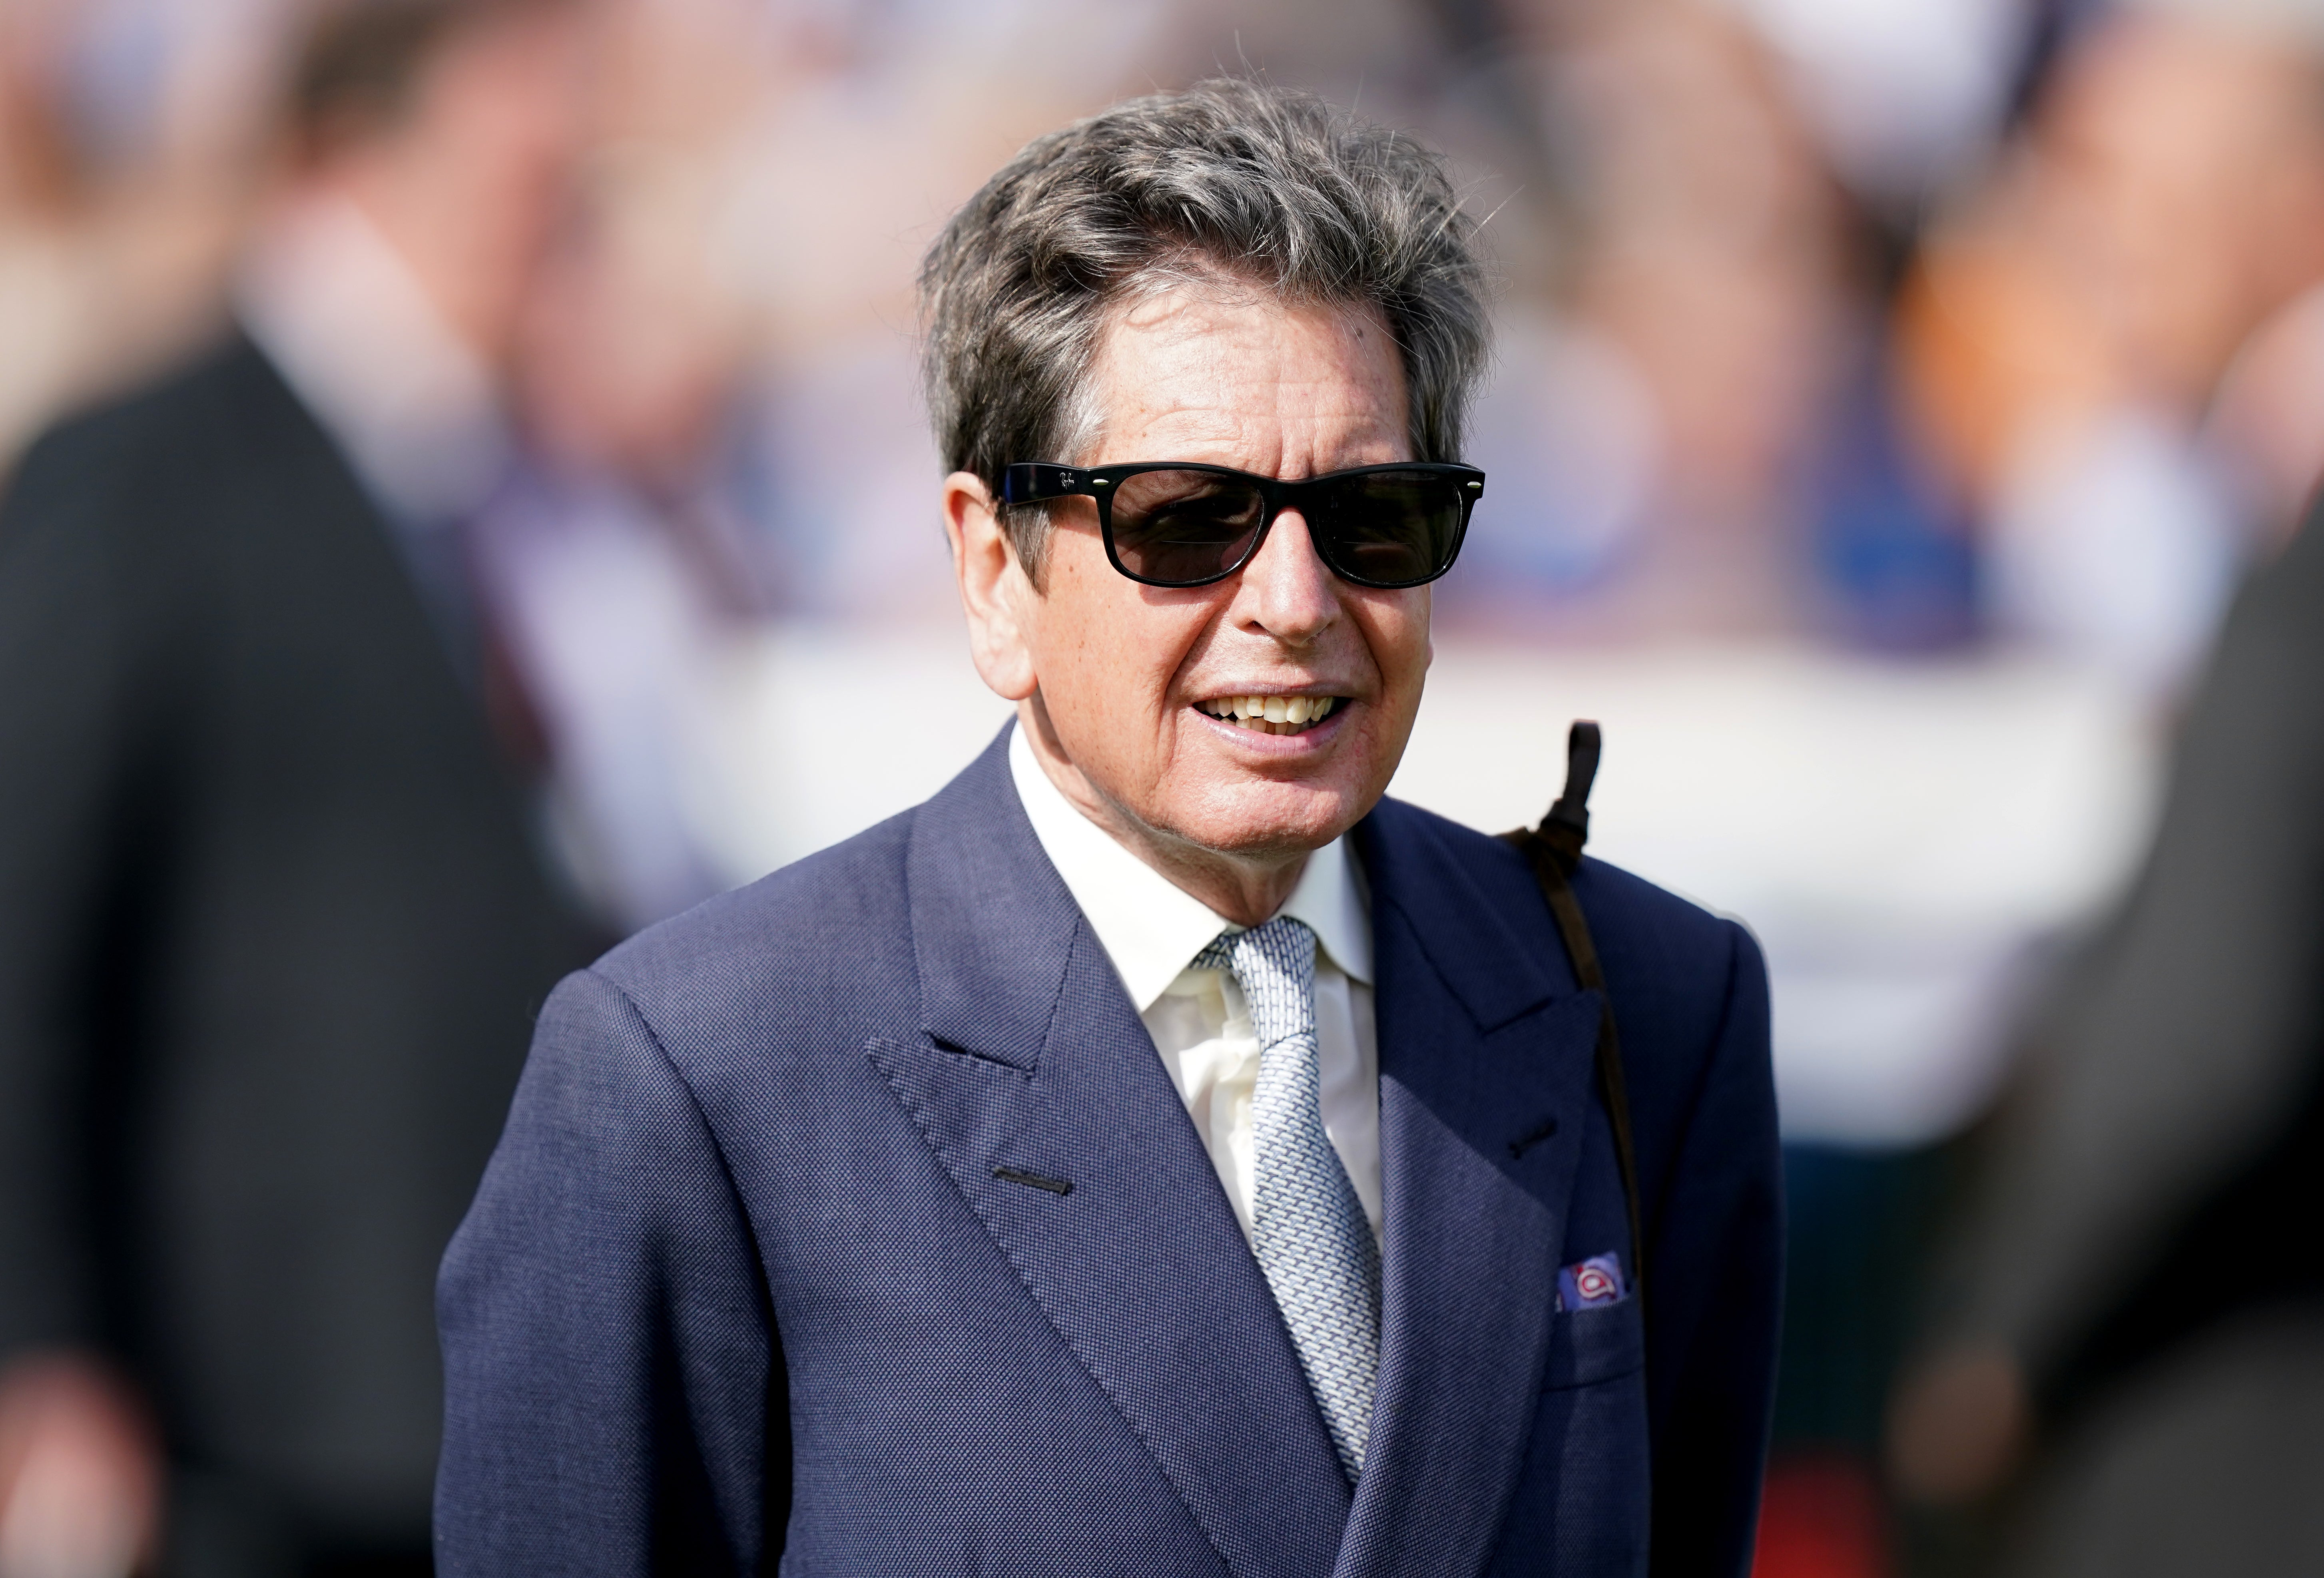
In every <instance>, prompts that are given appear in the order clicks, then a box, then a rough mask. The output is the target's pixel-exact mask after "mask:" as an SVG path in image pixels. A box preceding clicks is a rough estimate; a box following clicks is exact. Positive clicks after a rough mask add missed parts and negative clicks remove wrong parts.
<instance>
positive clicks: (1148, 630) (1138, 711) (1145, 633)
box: [1031, 558, 1205, 742]
mask: <svg viewBox="0 0 2324 1578" xmlns="http://www.w3.org/2000/svg"><path fill="white" fill-rule="evenodd" d="M1049 568H1050V571H1051V574H1050V575H1049V577H1048V588H1047V592H1046V593H1045V594H1043V595H1041V596H1040V598H1039V602H1040V604H1041V608H1040V612H1039V617H1038V618H1037V620H1036V621H1035V622H1034V623H1033V624H1032V627H1031V630H1032V642H1031V644H1032V648H1033V660H1034V669H1035V673H1036V677H1037V679H1038V681H1039V683H1040V686H1041V691H1042V694H1043V696H1044V697H1046V698H1047V701H1048V704H1049V706H1050V710H1051V712H1052V714H1053V715H1055V714H1056V713H1058V712H1059V711H1061V710H1063V711H1065V712H1069V713H1071V714H1072V715H1073V719H1072V721H1073V722H1074V723H1086V724H1090V725H1091V726H1092V727H1093V728H1094V727H1096V726H1097V725H1099V724H1102V726H1103V734H1104V738H1105V739H1107V740H1111V741H1115V742H1120V741H1122V740H1125V739H1128V738H1131V737H1135V736H1136V735H1139V734H1147V733H1148V732H1149V731H1148V729H1144V728H1139V729H1133V728H1130V727H1129V726H1127V725H1130V724H1132V723H1133V722H1135V723H1138V724H1152V723H1154V722H1156V721H1157V719H1159V720H1161V721H1165V722H1167V714H1169V713H1170V712H1172V711H1173V710H1174V708H1173V707H1172V705H1171V697H1172V680H1173V678H1175V677H1176V674H1177V672H1178V669H1179V668H1180V667H1181V666H1182V665H1183V664H1184V663H1185V660H1186V656H1187V654H1188V653H1189V652H1190V651H1192V650H1193V649H1194V644H1195V642H1196V641H1197V640H1198V639H1199V638H1200V635H1201V632H1202V630H1203V623H1204V619H1205V615H1204V612H1203V610H1202V609H1201V608H1199V607H1190V606H1185V605H1180V604H1172V603H1169V602H1165V601H1159V600H1156V599H1149V598H1147V597H1145V596H1142V595H1140V591H1139V586H1137V584H1136V583H1135V582H1133V581H1130V580H1127V579H1125V578H1123V577H1120V576H1118V575H1115V574H1114V573H1113V571H1112V569H1111V568H1110V567H1109V566H1107V565H1106V564H1105V563H1104V562H1103V560H1102V558H1101V559H1100V561H1099V563H1098V565H1097V566H1096V569H1097V571H1098V572H1099V573H1098V574H1095V575H1093V574H1091V573H1089V567H1087V566H1085V565H1083V564H1080V563H1077V562H1072V563H1058V562H1056V561H1055V560H1053V561H1052V562H1051V565H1050V567H1049Z"/></svg>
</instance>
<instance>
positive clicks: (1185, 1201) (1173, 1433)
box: [868, 732, 1349, 1578]
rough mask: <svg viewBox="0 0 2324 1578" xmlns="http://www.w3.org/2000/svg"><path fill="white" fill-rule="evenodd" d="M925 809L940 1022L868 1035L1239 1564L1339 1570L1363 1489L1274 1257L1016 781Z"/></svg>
mask: <svg viewBox="0 0 2324 1578" xmlns="http://www.w3.org/2000/svg"><path fill="white" fill-rule="evenodd" d="M1006 741H1007V734H1006V733H1005V732H1004V733H1003V734H1002V736H1001V741H1000V742H997V743H995V744H994V745H993V746H992V747H991V749H990V750H988V751H987V752H985V754H984V755H983V756H982V758H981V759H980V760H979V761H977V763H976V764H975V765H974V766H973V767H972V768H971V769H970V770H969V771H967V772H965V773H964V774H963V775H962V776H961V778H960V779H959V780H957V781H956V782H955V783H954V785H953V786H952V787H951V788H949V789H946V790H945V792H944V793H943V794H942V795H940V796H938V797H937V798H936V799H935V800H932V801H930V802H929V803H928V804H927V806H925V807H922V808H921V810H920V811H919V812H918V814H917V817H916V819H915V823H914V827H913V832H912V843H911V850H910V854H909V855H908V861H909V867H908V880H909V882H910V888H911V901H912V918H913V931H914V946H915V947H916V950H917V952H918V964H919V970H920V978H921V991H922V1003H923V1010H924V1015H925V1023H924V1027H923V1028H924V1029H925V1031H926V1039H925V1040H923V1041H919V1042H904V1041H881V1042H877V1043H874V1044H873V1045H872V1046H871V1047H870V1048H869V1049H868V1050H869V1052H870V1056H871V1058H872V1060H873V1061H874V1062H875V1063H876V1064H878V1065H879V1066H880V1067H881V1070H882V1072H883V1073H885V1074H886V1075H887V1076H888V1078H889V1080H890V1083H891V1084H893V1085H894V1086H895V1088H896V1091H897V1094H898V1095H899V1098H900V1099H901V1100H902V1102H903V1103H904V1105H905V1107H906V1108H907V1110H908V1112H910V1113H911V1115H912V1118H913V1120H914V1121H915V1122H917V1123H918V1126H919V1128H920V1130H921V1132H922V1133H923V1135H924V1136H925V1137H926V1138H927V1141H928V1143H929V1145H930V1147H931V1148H932V1149H934V1150H935V1151H936V1156H937V1157H938V1158H939V1159H940V1160H941V1161H942V1162H943V1164H944V1166H945V1169H946V1171H947V1172H949V1173H950V1174H951V1176H952V1177H953V1179H954V1183H955V1184H956V1185H957V1186H959V1188H960V1191H961V1193H962V1195H964V1196H965V1197H966V1199H967V1200H968V1203H969V1204H970V1205H971V1206H972V1207H973V1209H974V1210H975V1212H976V1213H977V1215H978V1216H979V1217H981V1218H982V1220H983V1222H984V1224H985V1226H986V1227H987V1228H988V1229H989V1230H990V1231H991V1233H992V1235H993V1237H994V1238H995V1239H996V1240H997V1241H999V1243H1000V1245H1001V1249H1002V1250H1004V1251H1005V1252H1006V1253H1007V1254H1008V1256H1009V1258H1010V1260H1011V1261H1012V1262H1013V1263H1014V1265H1015V1266H1016V1269H1017V1270H1018V1272H1019V1274H1020V1275H1021V1276H1022V1277H1023V1278H1024V1279H1025V1283H1026V1286H1027V1287H1028V1288H1030V1289H1031V1291H1032V1293H1033V1296H1034V1297H1035V1298H1036V1299H1037V1301H1038V1302H1039V1304H1040V1306H1041V1308H1042V1310H1043V1311H1044V1312H1045V1313H1046V1314H1047V1316H1048V1318H1049V1320H1050V1322H1051V1323H1052V1324H1054V1325H1055V1326H1056V1329H1057V1331H1058V1333H1060V1334H1061V1335H1062V1336H1063V1337H1064V1338H1065V1342H1066V1343H1067V1344H1068V1345H1069V1346H1070V1347H1071V1348H1072V1350H1073V1352H1074V1354H1075V1355H1076V1356H1077V1357H1078V1358H1079V1359H1080V1361H1082V1363H1083V1364H1084V1366H1086V1367H1087V1368H1088V1370H1089V1371H1090V1373H1091V1375H1092V1376H1093V1377H1094V1378H1095V1379H1096V1380H1097V1382H1098V1384H1099V1385H1100V1386H1101V1387H1102V1388H1103V1389H1104V1390H1105V1392H1106V1395H1107V1396H1108V1397H1109V1398H1111V1399H1112V1402H1113V1405H1114V1407H1116V1408H1117V1409H1118V1410H1120V1413H1121V1415H1122V1417H1124V1418H1125V1419H1126V1420H1127V1421H1128V1422H1129V1424H1130V1426H1131V1427H1132V1428H1133V1429H1134V1430H1135V1431H1136V1432H1137V1433H1138V1435H1139V1437H1140V1439H1141V1440H1143V1441H1144V1442H1145V1444H1146V1445H1147V1447H1148V1450H1149V1451H1150V1452H1151V1453H1153V1455H1154V1458H1155V1461H1156V1462H1157V1463H1158V1464H1159V1466H1160V1467H1161V1469H1162V1472H1164V1473H1165V1474H1166V1475H1167V1477H1168V1478H1169V1480H1170V1481H1171V1483H1172V1484H1173V1485H1174V1486H1176V1489H1177V1490H1178V1493H1179V1494H1180V1496H1181V1497H1183V1498H1184V1500H1185V1503H1186V1506H1187V1508H1188V1509H1189V1510H1190V1511H1191V1512H1192V1513H1193V1515H1194V1518H1195V1520H1196V1522H1197V1523H1198V1524H1199V1525H1200V1526H1201V1527H1202V1529H1203V1533H1204V1534H1205V1535H1206V1536H1209V1538H1210V1540H1211V1542H1212V1543H1213V1545H1214V1546H1216V1547H1217V1548H1218V1551H1219V1554H1220V1555H1221V1556H1222V1557H1223V1558H1224V1560H1225V1563H1226V1564H1227V1567H1228V1568H1229V1570H1230V1571H1231V1572H1232V1573H1235V1574H1236V1575H1237V1578H1262V1575H1265V1578H1277V1575H1293V1574H1314V1575H1315V1578H1322V1574H1324V1573H1329V1572H1330V1571H1331V1570H1332V1567H1333V1561H1334V1558H1335V1555H1336V1553H1337V1552H1338V1550H1339V1547H1340V1545H1341V1536H1342V1529H1343V1527H1344V1525H1345V1520H1346V1518H1347V1512H1348V1505H1349V1491H1348V1486H1347V1482H1346V1481H1345V1479H1344V1478H1343V1477H1342V1474H1341V1472H1340V1470H1339V1466H1338V1463H1337V1461H1336V1460H1335V1459H1334V1458H1333V1454H1332V1447H1331V1443H1330V1439H1329V1437H1328V1436H1327V1435H1325V1433H1324V1430H1323V1420H1322V1417H1321V1416H1320V1415H1319V1414H1318V1412H1317V1410H1316V1407H1315V1405H1314V1398H1313V1397H1312V1396H1311V1395H1310V1393H1309V1392H1308V1389H1307V1386H1306V1381H1305V1378H1304V1377H1303V1375H1302V1374H1301V1372H1300V1370H1299V1365H1298V1360H1297V1357H1296V1354H1295V1352H1293V1350H1292V1347H1291V1342H1290V1338H1289V1335H1288V1334H1287V1333H1286V1331H1285V1329H1284V1326H1283V1323H1282V1319H1281V1317H1280V1315H1278V1314H1277V1310H1276V1306H1275V1303H1274V1300H1273V1298H1272V1297H1271V1296H1270V1295H1269V1293H1268V1288H1267V1284H1266V1281H1265V1279H1264V1278H1263V1277H1262V1276H1261V1275H1260V1272H1259V1266H1258V1263H1257V1262H1256V1261H1255V1260H1253V1259H1252V1257H1251V1254H1250V1248H1249V1246H1248V1244H1247V1243H1246V1241H1244V1238H1243V1236H1242V1232H1241V1229H1240V1227H1239V1226H1238V1225H1237V1223H1236V1222H1235V1218H1234V1214H1233V1212H1232V1209H1231V1207H1230V1206H1229V1204H1228V1203H1227V1200H1226V1196H1225V1194H1224V1192H1223V1191H1222V1189H1221V1188H1220V1186H1219V1182H1218V1175H1217V1174H1216V1172H1215V1171H1213V1168H1212V1166H1211V1161H1210V1158H1209V1157H1208V1155H1207V1154H1206V1153H1205V1152H1204V1151H1203V1147H1202V1143H1201V1140H1199V1138H1198V1137H1197V1136H1196V1134H1195V1132H1194V1125H1193V1123H1192V1122H1191V1121H1189V1120H1188V1118H1187V1116H1186V1112H1185V1106H1184V1104H1183V1103H1182V1102H1181V1100H1180V1098H1179V1095H1178V1093H1177V1090H1176V1087H1175V1086H1174V1085H1173V1084H1171V1081H1170V1077H1169V1075H1168V1073H1167V1071H1166V1070H1165V1069H1164V1067H1163V1066H1162V1061H1161V1059H1160V1058H1159V1057H1156V1056H1155V1052H1154V1045H1153V1041H1152V1039H1151V1038H1149V1037H1148V1035H1147V1032H1146V1028H1145V1026H1144V1024H1143V1023H1141V1022H1140V1021H1139V1018H1138V1016H1137V1014H1136V1013H1135V1012H1134V1011H1133V1010H1132V1009H1131V1006H1130V1000H1129V997H1128V995H1127V994H1126V993H1125V992H1123V991H1122V988H1121V983H1120V979H1119V978H1118V977H1117V976H1116V974H1114V970H1113V966H1112V964H1111V961H1110V960H1108V959H1107V957H1106V956H1105V953H1104V950H1103V948H1102V946H1100V945H1099V943H1098V941H1097V939H1096V937H1095V935H1094V934H1093V933H1092V932H1091V930H1090V929H1089V927H1088V926H1087V924H1086V923H1085V922H1084V920H1083V919H1082V917H1081V912H1080V910H1079V909H1078V908H1077V907H1076V906H1075V905H1074V901H1073V898H1072V896H1071V894H1070V893H1069V892H1068V891H1066V889H1065V883H1064V881H1063V880H1062V879H1061V878H1059V877H1058V876H1057V874H1056V871H1055V869H1054V868H1053V867H1052V866H1051V865H1050V864H1049V862H1048V859H1047V855H1046V854H1043V852H1042V850H1041V847H1040V844H1039V841H1038V840H1037V838H1036V837H1035V836H1034V834H1033V830H1032V827H1031V825H1030V824H1029V823H1028V821H1027V820H1026V817H1025V815H1024V812H1023V809H1022V807H1020V806H1019V803H1018V800H1017V796H1016V791H1015V788H1014V786H1013V785H1012V784H1011V783H1010V780H1009V769H1008V760H1007V755H1006V751H1005V745H1006Z"/></svg>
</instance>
